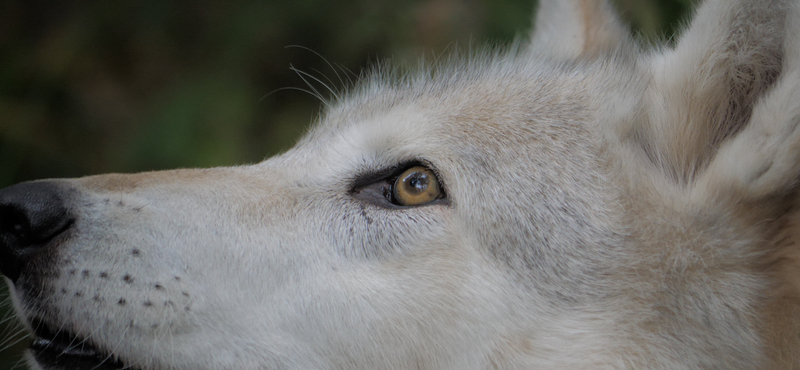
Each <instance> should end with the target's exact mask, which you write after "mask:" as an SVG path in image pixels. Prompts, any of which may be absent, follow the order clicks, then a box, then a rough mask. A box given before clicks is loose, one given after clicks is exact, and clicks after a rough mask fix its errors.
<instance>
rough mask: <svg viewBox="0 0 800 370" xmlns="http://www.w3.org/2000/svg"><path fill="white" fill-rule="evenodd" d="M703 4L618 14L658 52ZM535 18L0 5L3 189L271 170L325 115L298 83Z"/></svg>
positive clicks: (436, 9)
mask: <svg viewBox="0 0 800 370" xmlns="http://www.w3.org/2000/svg"><path fill="white" fill-rule="evenodd" d="M691 3H693V1H692V0H617V1H616V5H617V6H618V8H619V9H620V11H621V13H622V15H623V18H625V19H626V20H627V21H629V22H632V24H633V28H634V30H635V32H637V33H638V34H639V35H640V37H642V38H644V39H647V40H667V39H669V38H670V37H671V35H672V34H673V32H674V30H675V28H676V27H678V25H679V24H680V23H679V21H680V20H683V19H685V18H686V16H687V15H688V13H689V10H688V9H689V7H690V4H691ZM533 5H534V4H533V3H532V2H531V1H529V0H492V1H488V0H486V1H463V0H418V1H398V0H348V1H344V0H338V1H334V0H329V1H321V0H292V1H285V0H266V1H252V0H235V1H225V2H220V1H211V0H192V1H189V0H183V1H163V0H139V1H136V2H133V1H131V2H116V1H114V2H109V1H80V0H79V1H58V0H48V1H45V0H27V1H17V0H11V1H4V2H0V188H1V187H5V186H8V185H11V184H14V183H17V182H20V181H26V180H33V179H39V178H48V177H76V176H85V175H91V174H99V173H105V172H136V171H146V170H159V169H167V168H176V167H208V166H224V165H234V164H247V163H255V162H259V161H261V160H262V159H264V158H266V157H269V156H271V155H274V154H276V153H278V152H280V151H283V150H286V149H288V148H290V147H291V146H292V145H293V143H294V142H295V141H296V140H297V138H298V137H299V136H300V135H302V134H303V133H304V132H305V131H306V130H307V128H308V125H309V124H310V123H311V122H312V121H313V120H314V118H315V117H316V115H317V113H318V112H319V110H320V105H321V104H320V102H319V100H317V99H316V98H314V97H313V96H311V95H309V94H306V93H304V92H301V91H297V90H291V89H282V88H286V87H289V88H304V89H306V88H308V87H307V85H306V83H305V82H304V81H303V79H301V78H300V77H299V75H298V73H296V72H293V71H292V68H296V69H298V70H300V71H303V72H306V73H309V74H312V75H314V76H316V78H319V79H320V80H322V81H324V82H325V84H328V85H331V86H332V87H333V88H334V89H336V88H341V87H342V83H341V82H340V80H339V78H337V76H336V74H337V73H338V75H340V76H342V79H343V80H345V81H347V79H355V78H356V76H357V75H359V73H361V71H362V70H363V69H364V68H366V67H368V66H369V65H370V64H373V63H375V62H377V61H383V60H385V59H391V60H393V61H394V62H395V63H400V64H403V63H405V64H409V65H413V64H415V63H416V60H417V59H418V58H419V57H420V56H423V55H424V56H425V57H426V59H429V60H430V59H433V58H434V57H436V56H438V55H442V54H446V53H448V52H449V51H451V50H452V49H456V48H459V49H465V48H467V47H468V46H470V45H472V46H475V45H484V44H487V43H491V44H495V45H497V44H501V45H502V44H506V43H508V42H509V41H511V40H512V39H513V38H514V37H515V36H517V35H520V34H522V35H524V34H525V32H526V31H527V29H528V28H529V23H530V19H531V14H532V12H533V8H534V6H533ZM293 45H299V46H301V47H297V46H293ZM323 57H324V58H323ZM326 59H327V62H326ZM328 62H330V63H331V64H332V65H333V68H332V67H331V66H330V65H329V64H328ZM334 69H336V72H334ZM345 76H349V77H345ZM307 79H308V78H307ZM313 85H314V86H315V88H317V89H318V90H320V91H321V92H322V94H323V95H326V96H327V94H326V92H325V91H324V90H325V88H324V87H322V85H321V84H319V83H316V82H314V83H313ZM278 89H281V90H279V91H275V90H278ZM0 286H2V287H0V370H6V369H12V368H17V369H22V368H23V366H22V364H21V363H20V362H19V360H20V356H21V352H22V350H23V349H24V348H25V347H26V346H27V345H28V339H27V338H26V336H25V334H24V333H23V332H22V330H21V326H20V325H19V324H18V323H17V322H16V320H15V319H14V318H13V316H12V315H11V313H10V305H11V303H10V300H9V299H8V297H7V291H6V287H5V284H2V283H0Z"/></svg>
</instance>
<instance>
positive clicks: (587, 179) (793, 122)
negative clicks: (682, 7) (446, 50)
mask: <svg viewBox="0 0 800 370" xmlns="http://www.w3.org/2000/svg"><path fill="white" fill-rule="evenodd" d="M799 177H800V1H798V0H758V1H755V0H707V1H705V2H704V3H703V4H702V5H700V6H699V7H698V8H697V10H696V14H695V16H694V19H693V21H692V22H691V23H690V24H689V25H688V27H687V29H686V30H685V31H684V32H682V33H681V35H680V37H678V38H677V40H675V42H674V43H672V44H670V45H663V46H648V45H643V44H642V43H641V42H639V41H637V40H636V39H635V38H634V37H632V36H631V34H630V32H629V31H628V29H627V28H626V26H625V25H623V24H622V23H621V22H620V21H619V20H618V18H617V16H616V15H615V13H614V11H613V9H612V7H611V5H610V4H608V3H606V2H605V1H602V0H542V1H541V4H540V6H539V10H538V12H537V15H536V20H535V24H534V31H533V33H532V35H531V36H530V41H529V42H527V43H520V44H518V45H516V46H511V47H508V48H505V49H503V50H492V49H487V50H484V51H482V52H477V53H474V54H472V55H466V56H454V57H452V58H450V59H449V60H446V61H441V62H439V64H437V65H432V66H428V67H422V68H420V69H419V70H416V71H410V72H404V73H392V72H391V71H389V70H387V69H385V68H384V69H381V68H377V69H376V70H375V72H374V73H372V74H370V75H369V76H367V77H365V78H364V79H363V80H362V81H361V82H360V83H358V85H357V86H354V87H353V88H352V89H351V91H350V92H349V93H348V94H347V96H346V97H343V98H341V99H336V100H333V101H331V102H329V104H328V105H327V108H326V109H325V111H324V113H323V114H322V115H321V117H320V119H319V123H318V124H317V125H316V126H315V127H314V128H313V129H312V130H311V131H310V132H309V133H308V134H307V135H306V136H305V137H304V138H303V139H301V140H300V141H299V142H298V143H297V145H296V146H295V147H294V148H293V149H291V150H288V151H287V152H285V153H283V154H281V155H278V156H276V157H273V158H271V159H268V160H266V161H264V162H262V163H258V164H255V165H248V166H238V167H228V168H212V169H183V170H174V171H163V172H149V173H140V174H129V175H123V174H108V175H101V176H91V177H85V178H79V179H56V180H44V181H35V182H29V183H22V184H17V185H14V186H11V187H8V188H6V189H4V190H2V192H0V271H2V273H3V275H4V276H5V278H6V280H7V282H8V283H9V285H10V289H11V291H12V298H13V302H14V305H15V307H16V310H17V312H18V313H19V316H20V317H21V318H22V319H23V320H24V321H25V322H26V323H27V325H28V327H29V328H30V330H31V332H32V333H33V336H34V337H35V339H34V341H33V344H32V346H31V348H30V350H29V351H28V354H27V356H28V359H29V363H30V366H31V367H32V368H33V369H47V370H64V369H122V368H124V369H134V370H168V369H169V370H174V369H186V370H188V369H253V370H255V369H275V370H278V369H280V370H284V369H285V370H294V369H330V370H335V369H395V370H400V369H459V370H464V369H466V370H472V369H475V370H478V369H800V247H798V245H797V241H798V237H800V235H798V232H800V213H798V208H799V207H800V197H799V196H798V187H799V186H800V184H799V183H798V178H799Z"/></svg>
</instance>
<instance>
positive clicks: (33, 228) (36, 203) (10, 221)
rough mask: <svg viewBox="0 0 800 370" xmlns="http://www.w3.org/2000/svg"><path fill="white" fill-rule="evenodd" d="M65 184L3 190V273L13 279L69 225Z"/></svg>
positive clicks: (0, 211)
mask: <svg viewBox="0 0 800 370" xmlns="http://www.w3.org/2000/svg"><path fill="white" fill-rule="evenodd" d="M64 198H65V193H64V188H63V186H61V185H59V184H58V183H56V182H49V181H37V182H27V183H22V184H17V185H13V186H9V187H7V188H5V189H3V190H0V272H2V273H3V275H5V276H7V277H8V278H9V279H11V280H12V281H16V280H17V278H19V275H20V272H21V271H22V269H23V268H24V267H25V265H26V263H27V262H28V261H29V260H30V259H31V258H32V257H33V256H35V255H37V254H38V253H41V252H43V251H45V250H47V247H48V242H49V241H50V240H52V239H53V238H55V237H56V236H58V235H59V234H61V233H62V232H64V231H65V230H66V229H68V228H69V225H70V224H71V223H72V219H71V218H70V217H69V212H68V209H67V205H66V203H65V201H64Z"/></svg>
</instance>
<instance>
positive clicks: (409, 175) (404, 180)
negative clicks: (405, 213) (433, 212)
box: [392, 166, 442, 206]
mask: <svg viewBox="0 0 800 370" xmlns="http://www.w3.org/2000/svg"><path fill="white" fill-rule="evenodd" d="M441 193H442V191H441V189H440V188H439V179H437V178H436V175H435V174H434V173H433V171H431V170H429V169H427V168H425V167H422V166H414V167H411V168H409V169H407V170H405V171H403V173H401V174H400V176H398V177H397V180H395V182H394V186H392V196H393V197H394V200H395V201H397V203H398V204H399V205H401V206H418V205H421V204H425V203H429V202H432V201H434V200H436V199H437V198H439V196H440V195H441Z"/></svg>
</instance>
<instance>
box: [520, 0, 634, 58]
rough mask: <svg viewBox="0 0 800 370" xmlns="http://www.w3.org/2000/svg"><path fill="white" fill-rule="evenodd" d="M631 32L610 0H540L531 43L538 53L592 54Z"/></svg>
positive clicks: (560, 55) (611, 46)
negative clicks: (618, 15) (619, 17)
mask: <svg viewBox="0 0 800 370" xmlns="http://www.w3.org/2000/svg"><path fill="white" fill-rule="evenodd" d="M629 35H630V31H629V30H628V28H627V27H626V26H624V25H623V24H622V23H621V22H620V21H619V19H617V16H616V13H615V11H614V8H613V7H612V6H611V4H609V3H608V1H607V0H540V1H539V8H538V9H537V11H536V18H535V19H534V30H533V33H532V35H531V44H530V45H531V52H532V53H535V54H546V55H548V56H551V57H555V58H559V59H575V58H581V57H584V58H592V57H595V56H597V55H599V54H602V53H604V52H609V51H612V50H615V49H617V48H618V47H619V46H620V45H621V44H623V43H628V42H629V39H630V36H629Z"/></svg>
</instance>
